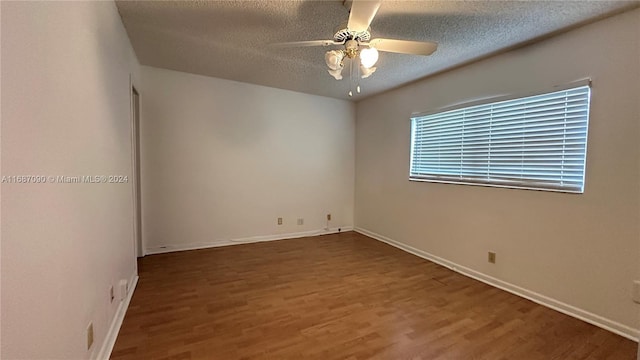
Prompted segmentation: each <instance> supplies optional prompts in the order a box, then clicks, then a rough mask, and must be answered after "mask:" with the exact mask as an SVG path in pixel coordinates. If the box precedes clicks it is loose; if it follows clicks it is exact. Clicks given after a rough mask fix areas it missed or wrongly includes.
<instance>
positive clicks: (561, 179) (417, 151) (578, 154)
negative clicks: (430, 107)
mask: <svg viewBox="0 0 640 360" xmlns="http://www.w3.org/2000/svg"><path fill="white" fill-rule="evenodd" d="M590 92H591V89H590V86H589V85H584V86H579V87H573V88H569V89H566V90H562V91H555V92H551V93H546V94H541V95H535V96H528V97H524V98H518V99H510V100H503V101H497V102H491V103H485V104H481V105H474V106H467V107H462V108H456V109H453V110H447V111H441V112H437V113H432V114H426V115H418V116H415V117H412V118H411V164H410V174H409V179H410V180H417V181H432V182H446V183H456V184H471V185H485V186H500V187H510V188H524V189H536V190H550V191H563V192H573V193H582V192H583V191H584V170H585V159H586V151H587V127H588V122H589V100H590Z"/></svg>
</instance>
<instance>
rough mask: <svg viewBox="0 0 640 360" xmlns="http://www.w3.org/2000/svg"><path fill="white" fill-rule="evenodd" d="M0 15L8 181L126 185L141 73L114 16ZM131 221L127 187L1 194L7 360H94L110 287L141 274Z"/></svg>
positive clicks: (93, 6)
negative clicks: (133, 103)
mask: <svg viewBox="0 0 640 360" xmlns="http://www.w3.org/2000/svg"><path fill="white" fill-rule="evenodd" d="M1 6H2V21H1V23H2V135H3V139H2V140H3V141H2V175H3V176H10V175H45V176H48V175H52V176H56V175H68V176H81V175H119V174H122V175H127V176H129V178H130V177H131V133H130V117H129V115H130V112H129V106H130V104H129V75H130V73H133V76H134V78H136V77H137V72H138V64H137V60H136V58H135V56H134V54H133V51H132V49H131V47H130V45H129V41H128V38H127V35H126V32H125V30H124V27H123V26H122V23H121V21H120V17H119V15H118V12H117V9H116V7H115V4H114V3H113V2H66V3H62V2H55V3H54V2H46V3H44V2H43V3H35V2H2V5H1ZM132 214H133V211H132V187H131V184H50V183H47V184H3V186H2V284H1V287H2V299H1V303H2V307H1V313H2V318H1V328H2V348H1V355H0V357H1V358H2V359H85V358H89V357H95V356H97V353H98V351H99V350H100V348H101V345H102V344H103V343H104V340H105V335H106V333H107V331H108V328H109V325H110V323H111V321H112V320H113V319H114V316H115V313H116V309H117V305H118V303H119V302H118V301H117V300H116V301H114V302H113V303H110V298H109V287H110V286H111V285H116V284H117V282H118V281H119V280H121V279H127V280H129V279H131V278H132V277H133V276H135V272H136V268H135V261H134V259H135V257H134V243H133V221H132V218H133V216H132ZM90 322H93V324H94V332H95V342H94V345H93V347H92V348H91V350H90V351H87V349H86V328H87V326H88V324H89V323H90Z"/></svg>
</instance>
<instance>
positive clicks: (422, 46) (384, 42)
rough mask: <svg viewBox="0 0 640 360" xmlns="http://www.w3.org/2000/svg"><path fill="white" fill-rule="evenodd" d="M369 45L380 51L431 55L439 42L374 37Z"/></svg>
mask: <svg viewBox="0 0 640 360" xmlns="http://www.w3.org/2000/svg"><path fill="white" fill-rule="evenodd" d="M369 46H371V47H374V48H376V49H378V50H380V51H388V52H394V53H400V54H413V55H431V54H432V53H433V52H434V51H436V49H437V48H438V44H437V43H434V42H431V41H425V42H422V41H410V40H394V39H373V40H371V41H369Z"/></svg>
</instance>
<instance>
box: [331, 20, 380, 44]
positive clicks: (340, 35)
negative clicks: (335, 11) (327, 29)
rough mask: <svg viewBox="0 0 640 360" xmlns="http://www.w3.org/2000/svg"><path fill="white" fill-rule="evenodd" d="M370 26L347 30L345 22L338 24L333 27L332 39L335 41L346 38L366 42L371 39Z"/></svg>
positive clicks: (345, 39)
mask: <svg viewBox="0 0 640 360" xmlns="http://www.w3.org/2000/svg"><path fill="white" fill-rule="evenodd" d="M370 30H371V28H369V29H367V30H364V31H355V30H349V29H348V28H347V22H344V23H342V24H340V25H339V26H338V27H336V28H335V34H334V35H333V40H334V41H337V42H345V41H347V40H356V41H358V42H361V41H364V42H367V41H369V40H370V39H371V33H370V32H369V31H370Z"/></svg>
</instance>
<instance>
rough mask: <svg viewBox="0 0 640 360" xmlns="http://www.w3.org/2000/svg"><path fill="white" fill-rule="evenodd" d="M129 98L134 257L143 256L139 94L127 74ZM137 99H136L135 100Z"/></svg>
mask: <svg viewBox="0 0 640 360" xmlns="http://www.w3.org/2000/svg"><path fill="white" fill-rule="evenodd" d="M129 98H130V105H131V109H130V110H131V111H130V113H131V116H130V118H131V188H132V195H133V199H132V200H133V201H132V202H133V214H132V215H133V246H134V255H135V257H136V258H139V257H143V256H145V255H146V254H145V246H144V245H145V244H144V237H143V236H142V191H141V181H140V180H141V179H140V178H141V176H140V173H141V169H140V163H141V161H140V155H141V154H140V152H141V151H140V119H141V117H142V116H141V111H140V109H141V106H140V105H141V103H142V101H141V96H140V91H138V87H137V86H136V84H135V82H134V81H133V79H132V78H131V76H129ZM136 100H137V101H136Z"/></svg>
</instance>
